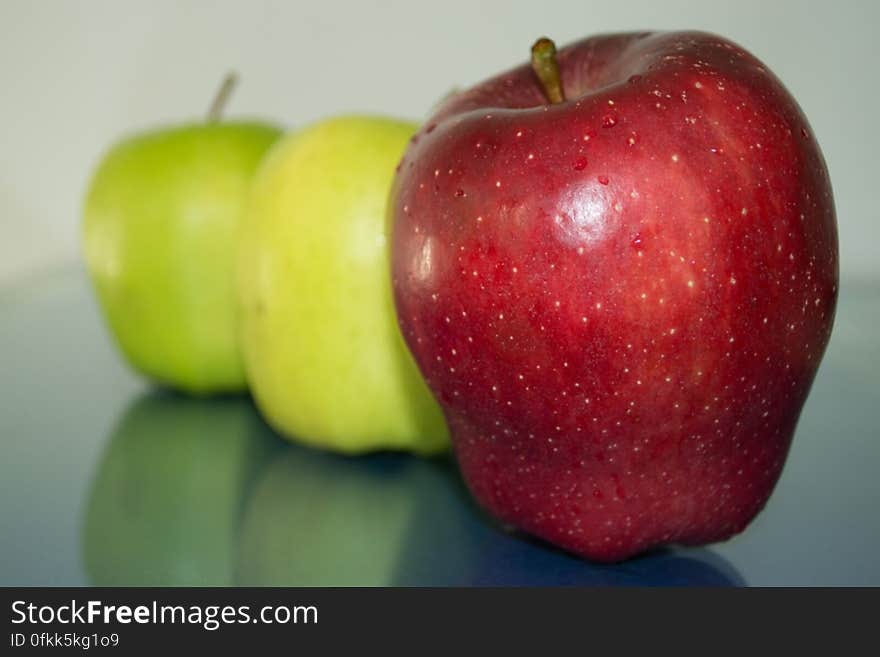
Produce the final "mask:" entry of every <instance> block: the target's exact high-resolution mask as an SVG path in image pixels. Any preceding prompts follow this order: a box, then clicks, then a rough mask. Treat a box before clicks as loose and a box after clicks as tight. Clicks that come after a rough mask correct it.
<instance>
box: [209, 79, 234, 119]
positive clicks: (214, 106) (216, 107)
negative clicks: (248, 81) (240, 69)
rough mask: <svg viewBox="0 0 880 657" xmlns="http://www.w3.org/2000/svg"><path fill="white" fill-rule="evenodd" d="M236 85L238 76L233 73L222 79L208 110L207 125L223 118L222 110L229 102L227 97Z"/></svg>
mask: <svg viewBox="0 0 880 657" xmlns="http://www.w3.org/2000/svg"><path fill="white" fill-rule="evenodd" d="M236 84H238V76H237V75H236V74H235V73H234V72H233V71H230V72H229V73H227V74H226V75H225V76H224V77H223V82H221V83H220V88H219V89H217V93H216V94H215V96H214V101H213V102H212V103H211V107H210V109H208V122H209V123H216V122H217V121H219V120H220V119H221V118H223V110H224V109H225V108H226V103H227V102H228V101H229V96H231V95H232V91H233V89H235V85H236Z"/></svg>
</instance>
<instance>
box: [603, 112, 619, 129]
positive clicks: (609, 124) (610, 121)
mask: <svg viewBox="0 0 880 657" xmlns="http://www.w3.org/2000/svg"><path fill="white" fill-rule="evenodd" d="M616 125H617V117H616V116H614V115H613V114H606V115H605V116H603V117H602V127H603V128H613V127H614V126H616Z"/></svg>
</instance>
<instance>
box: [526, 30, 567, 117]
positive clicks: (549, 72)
mask: <svg viewBox="0 0 880 657" xmlns="http://www.w3.org/2000/svg"><path fill="white" fill-rule="evenodd" d="M532 70H533V71H534V72H535V75H537V76H538V80H539V81H540V82H541V87H542V88H543V90H544V95H545V96H546V97H547V100H549V101H550V103H551V104H556V103H564V102H565V92H564V91H563V90H562V77H561V76H560V75H559V62H558V61H557V60H556V44H555V43H553V40H552V39H548V38H547V37H541V38H540V39H538V40H537V41H535V45H533V46H532Z"/></svg>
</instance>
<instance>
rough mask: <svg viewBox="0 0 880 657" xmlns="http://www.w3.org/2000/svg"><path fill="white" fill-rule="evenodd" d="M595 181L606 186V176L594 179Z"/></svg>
mask: <svg viewBox="0 0 880 657" xmlns="http://www.w3.org/2000/svg"><path fill="white" fill-rule="evenodd" d="M596 180H598V181H599V184H600V185H607V184H608V176H599V177H598V178H596Z"/></svg>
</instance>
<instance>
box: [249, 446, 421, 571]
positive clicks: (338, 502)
mask: <svg viewBox="0 0 880 657" xmlns="http://www.w3.org/2000/svg"><path fill="white" fill-rule="evenodd" d="M422 465H425V462H424V461H422V460H419V459H413V458H409V457H407V456H405V455H403V454H374V455H370V456H366V457H362V458H359V459H352V458H348V457H344V456H340V455H338V454H330V453H327V452H322V451H319V450H312V449H308V448H305V447H301V446H297V445H291V446H289V447H288V448H287V449H285V450H283V451H279V452H277V453H276V455H275V458H274V460H273V462H272V464H271V465H269V466H268V467H267V468H266V469H265V470H264V471H263V473H262V474H261V475H260V477H259V479H258V481H257V482H256V484H255V485H254V487H253V492H252V494H251V495H250V497H249V498H248V502H247V504H246V506H245V510H244V514H243V516H242V524H241V542H240V552H239V562H238V569H237V570H238V573H239V580H238V584H240V585H244V586H389V585H390V584H391V583H392V582H393V581H394V580H395V575H396V572H397V570H398V568H399V562H400V557H401V551H402V549H403V546H404V544H405V542H406V540H407V536H408V534H409V528H410V526H411V525H412V523H413V520H414V517H413V516H414V514H415V512H416V509H417V508H418V503H419V498H418V493H419V490H418V488H417V486H416V485H414V482H413V481H412V473H413V471H414V470H416V469H418V467H419V466H422Z"/></svg>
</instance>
